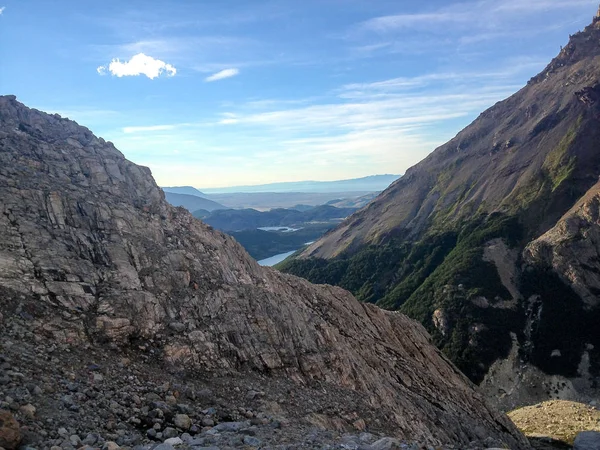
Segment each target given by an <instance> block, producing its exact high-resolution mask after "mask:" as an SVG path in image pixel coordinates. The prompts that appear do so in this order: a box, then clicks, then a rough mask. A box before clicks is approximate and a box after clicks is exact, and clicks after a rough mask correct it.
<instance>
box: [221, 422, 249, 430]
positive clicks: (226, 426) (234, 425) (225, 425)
mask: <svg viewBox="0 0 600 450" xmlns="http://www.w3.org/2000/svg"><path fill="white" fill-rule="evenodd" d="M245 426H246V424H245V423H244V422H222V423H220V424H218V425H217V426H216V427H215V428H214V429H215V430H217V431H239V430H241V429H242V428H244V427H245Z"/></svg>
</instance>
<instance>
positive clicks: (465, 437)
mask: <svg viewBox="0 0 600 450" xmlns="http://www.w3.org/2000/svg"><path fill="white" fill-rule="evenodd" d="M0 199H1V201H0V231H1V233H2V236H3V239H2V240H1V241H0V288H1V290H0V311H2V315H3V320H4V321H7V322H10V321H11V317H13V316H14V317H17V315H19V317H22V316H23V314H25V315H26V316H25V317H27V318H28V319H30V320H29V327H30V331H31V332H32V333H33V334H34V335H36V336H43V337H44V339H47V340H50V341H51V342H56V343H58V344H61V343H62V344H68V345H71V346H84V345H86V346H89V345H92V346H101V345H104V344H106V343H109V344H110V345H112V347H113V348H116V349H129V350H128V351H133V352H134V353H135V351H136V350H135V349H136V348H138V347H139V346H143V347H144V348H146V347H148V346H149V347H151V348H152V354H153V355H155V356H157V357H158V358H159V360H160V361H162V362H163V363H164V364H166V365H167V366H168V367H173V368H176V369H179V370H182V371H187V372H196V373H202V374H205V375H206V374H215V375H219V376H222V377H226V376H233V375H235V374H239V373H244V372H245V371H253V372H256V373H264V374H270V375H271V376H273V377H281V378H283V379H288V378H289V379H290V380H294V382H295V383H300V384H303V383H306V384H310V383H312V382H323V383H325V385H327V384H328V383H330V384H331V385H335V386H336V387H340V388H343V389H347V390H351V391H356V392H359V393H361V395H363V396H364V398H365V404H366V405H370V407H371V408H373V409H374V410H380V411H381V413H382V417H384V422H385V421H387V423H388V424H389V427H390V429H391V428H392V427H393V429H394V433H395V434H396V435H397V436H400V437H405V438H410V439H415V440H421V441H422V442H425V443H430V444H435V443H454V444H458V445H464V444H466V443H467V442H469V441H477V440H483V439H485V438H492V439H495V440H496V441H498V442H504V443H506V444H507V445H508V446H509V447H510V448H513V449H516V448H526V447H527V443H526V441H525V440H524V439H523V438H522V436H521V435H520V434H519V433H518V432H517V431H516V429H515V428H514V426H513V425H512V424H511V423H510V421H509V420H508V419H507V418H506V417H504V416H502V415H500V414H498V413H496V412H495V411H494V410H493V409H491V408H489V407H488V406H487V405H486V404H485V402H484V401H483V400H482V398H481V396H480V395H479V394H478V393H477V392H476V391H475V390H474V388H473V386H472V385H470V384H469V382H468V381H467V380H466V378H465V377H464V376H463V375H462V374H461V373H460V372H458V371H457V369H456V368H454V366H452V364H450V363H449V362H448V361H447V360H446V359H445V358H444V357H443V356H442V355H441V354H440V352H439V351H438V350H436V349H435V348H434V347H433V346H432V345H431V344H430V342H429V337H428V335H427V333H426V332H425V330H424V329H423V328H422V327H421V326H420V325H418V324H416V323H415V322H413V321H411V320H410V319H408V318H407V317H405V316H403V315H401V314H399V313H391V312H385V311H383V310H380V309H378V308H376V307H374V306H371V305H364V304H360V303H359V302H358V301H356V300H355V299H354V298H353V297H352V296H351V295H350V294H349V293H348V292H346V291H344V290H342V289H339V288H335V287H331V286H314V285H311V284H309V283H307V282H305V281H303V280H301V279H298V278H295V277H292V276H287V275H282V274H279V273H278V272H276V271H274V270H271V269H268V268H262V267H260V266H259V265H258V264H257V263H256V262H255V261H254V260H252V259H251V258H250V257H249V256H248V255H247V254H246V252H245V251H244V250H243V249H242V248H241V247H240V246H239V245H238V244H237V243H236V242H235V241H234V240H233V239H232V238H230V237H228V236H226V235H224V234H221V233H219V232H216V231H214V230H212V229H211V228H210V227H209V226H207V225H205V224H203V223H202V222H200V221H198V220H196V219H194V218H193V217H192V216H191V214H189V213H188V212H187V211H185V210H183V209H182V208H174V207H172V206H170V205H168V204H167V203H166V201H165V199H164V194H163V192H162V191H161V190H160V189H159V188H158V186H157V185H156V184H155V182H154V180H153V179H152V176H151V174H150V171H149V170H148V169H147V168H144V167H140V166H137V165H135V164H133V163H131V162H129V161H127V160H126V159H125V158H124V157H123V155H122V154H121V153H120V152H119V151H118V150H116V149H115V148H114V146H113V145H112V144H111V143H108V142H105V141H104V140H102V139H99V138H96V137H95V136H94V135H93V134H92V133H91V132H90V131H89V130H87V129H85V128H83V127H80V126H78V125H77V124H76V123H74V122H71V121H69V120H67V119H63V118H60V117H59V116H57V115H47V114H44V113H42V112H39V111H36V110H31V109H28V108H26V107H25V106H23V105H22V104H20V103H19V102H17V101H16V99H15V97H13V96H4V97H0ZM0 333H2V331H0ZM16 335H17V336H18V333H17V334H16ZM13 339H14V336H13ZM132 349H133V350H132ZM290 383H292V381H290Z"/></svg>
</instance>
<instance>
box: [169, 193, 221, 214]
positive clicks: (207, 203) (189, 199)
mask: <svg viewBox="0 0 600 450" xmlns="http://www.w3.org/2000/svg"><path fill="white" fill-rule="evenodd" d="M165 197H166V199H167V201H168V202H169V203H170V204H171V205H173V206H183V207H184V208H185V209H187V210H189V211H198V210H199V209H203V210H205V211H215V210H217V209H227V207H226V206H223V205H221V204H220V203H217V202H214V201H212V200H209V199H207V198H203V197H199V196H197V195H188V194H176V193H173V192H165Z"/></svg>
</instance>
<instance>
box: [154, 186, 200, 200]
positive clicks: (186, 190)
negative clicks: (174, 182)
mask: <svg viewBox="0 0 600 450" xmlns="http://www.w3.org/2000/svg"><path fill="white" fill-rule="evenodd" d="M162 190H163V191H165V192H171V193H172V194H185V195H195V196H197V197H206V195H205V194H204V192H200V191H199V190H198V189H196V188H195V187H192V186H172V187H164V188H162Z"/></svg>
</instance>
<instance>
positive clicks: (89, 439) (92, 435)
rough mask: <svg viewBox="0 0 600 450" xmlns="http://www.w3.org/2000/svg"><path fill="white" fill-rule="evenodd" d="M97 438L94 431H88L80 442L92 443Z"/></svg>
mask: <svg viewBox="0 0 600 450" xmlns="http://www.w3.org/2000/svg"><path fill="white" fill-rule="evenodd" d="M98 438H99V436H98V435H97V434H95V433H88V435H87V436H86V437H85V439H84V440H83V441H82V442H81V443H82V444H84V445H94V444H95V443H96V442H98Z"/></svg>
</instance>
